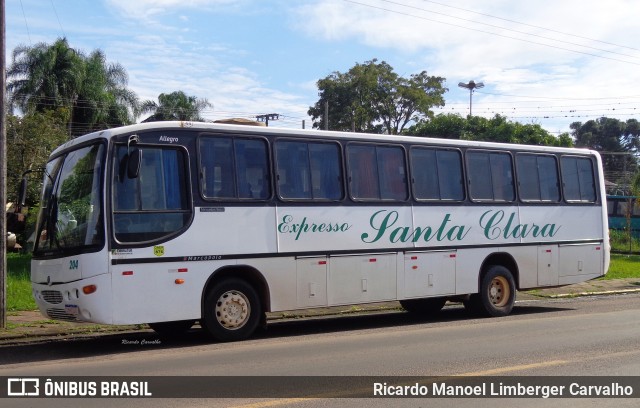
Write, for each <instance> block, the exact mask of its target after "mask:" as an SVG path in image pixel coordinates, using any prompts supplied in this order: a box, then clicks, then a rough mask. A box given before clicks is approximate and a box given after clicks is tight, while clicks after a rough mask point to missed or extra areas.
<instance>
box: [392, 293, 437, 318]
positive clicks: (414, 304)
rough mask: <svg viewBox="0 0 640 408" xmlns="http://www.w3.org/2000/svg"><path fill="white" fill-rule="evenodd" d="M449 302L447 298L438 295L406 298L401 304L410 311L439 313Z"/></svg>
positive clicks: (427, 313) (428, 313)
mask: <svg viewBox="0 0 640 408" xmlns="http://www.w3.org/2000/svg"><path fill="white" fill-rule="evenodd" d="M446 302H447V298H443V297H436V298H426V299H405V300H401V301H400V305H401V306H402V307H403V308H404V310H406V311H407V312H410V313H416V314H426V315H430V314H435V313H438V312H439V311H440V310H441V309H442V308H443V307H444V304H445V303H446Z"/></svg>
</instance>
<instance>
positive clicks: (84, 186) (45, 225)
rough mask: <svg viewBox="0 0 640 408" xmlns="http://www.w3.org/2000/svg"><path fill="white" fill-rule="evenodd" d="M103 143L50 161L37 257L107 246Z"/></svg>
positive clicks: (45, 182)
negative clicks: (102, 203)
mask: <svg viewBox="0 0 640 408" xmlns="http://www.w3.org/2000/svg"><path fill="white" fill-rule="evenodd" d="M104 150H105V149H104V145H103V144H93V145H89V146H85V147H81V148H79V149H77V150H73V151H70V152H68V153H66V154H63V155H61V156H58V157H56V158H55V159H53V160H51V161H50V162H49V163H48V164H47V167H46V170H45V177H44V187H43V193H42V199H41V201H40V202H41V203H42V206H41V208H40V213H39V215H38V224H37V226H38V228H37V232H36V243H35V248H34V255H35V256H51V255H63V256H64V255H70V254H73V253H79V252H83V251H90V250H92V249H93V250H98V249H100V248H102V246H103V245H104V240H105V238H104V225H103V224H104V223H103V222H102V219H103V217H102V206H101V202H102V200H101V196H102V193H101V192H102V183H101V180H102V173H103V169H104V165H103V162H104Z"/></svg>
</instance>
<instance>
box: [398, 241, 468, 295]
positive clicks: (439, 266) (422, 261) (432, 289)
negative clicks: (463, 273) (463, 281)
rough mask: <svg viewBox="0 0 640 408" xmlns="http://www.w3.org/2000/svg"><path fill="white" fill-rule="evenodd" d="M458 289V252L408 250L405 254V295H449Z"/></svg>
mask: <svg viewBox="0 0 640 408" xmlns="http://www.w3.org/2000/svg"><path fill="white" fill-rule="evenodd" d="M455 291H456V252H455V251H432V252H408V253H406V254H405V255H404V297H405V298H417V297H425V296H437V295H449V294H454V293H455Z"/></svg>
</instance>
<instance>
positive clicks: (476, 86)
mask: <svg viewBox="0 0 640 408" xmlns="http://www.w3.org/2000/svg"><path fill="white" fill-rule="evenodd" d="M458 86H459V87H460V88H466V89H468V90H469V116H471V98H472V95H473V90H474V89H480V88H484V84H483V83H482V82H478V83H476V82H474V81H469V83H468V84H465V83H464V82H459V83H458Z"/></svg>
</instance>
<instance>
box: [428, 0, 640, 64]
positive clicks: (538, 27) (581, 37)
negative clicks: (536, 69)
mask: <svg viewBox="0 0 640 408" xmlns="http://www.w3.org/2000/svg"><path fill="white" fill-rule="evenodd" d="M422 1H423V2H425V3H433V4H437V5H439V6H442V7H448V8H452V9H456V10H461V11H465V12H467V13H473V14H477V15H480V16H485V17H490V18H495V19H497V20H502V21H506V22H509V23H513V24H519V25H523V26H527V27H531V28H536V29H539V30H546V31H549V32H552V33H556V34H562V35H566V36H569V37H575V38H580V39H583V40H589V41H594V42H598V43H601V44H606V45H612V46H614V47H620V48H627V49H630V50H634V51H640V49H638V48H634V47H630V46H628V45H621V44H615V43H612V42H607V41H602V40H598V39H595V38H589V37H584V36H581V35H577V34H572V33H567V32H564V31H559V30H554V29H553V28H546V27H542V26H537V25H534V24H528V23H523V22H521V21H516V20H511V19H508V18H504V17H498V16H494V15H491V14H486V13H481V12H478V11H473V10H469V9H465V8H462V7H456V6H452V5H450V4H444V3H439V2H437V1H431V0H422Z"/></svg>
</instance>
